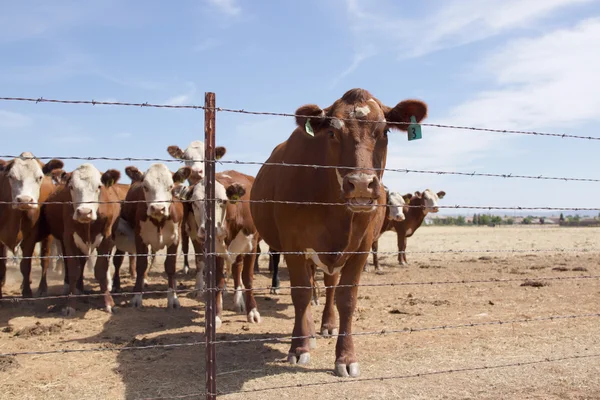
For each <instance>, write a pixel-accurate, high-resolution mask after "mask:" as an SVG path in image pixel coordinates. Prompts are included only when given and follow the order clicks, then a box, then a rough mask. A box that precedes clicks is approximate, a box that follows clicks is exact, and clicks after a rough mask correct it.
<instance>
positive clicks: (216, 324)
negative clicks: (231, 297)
mask: <svg viewBox="0 0 600 400" xmlns="http://www.w3.org/2000/svg"><path fill="white" fill-rule="evenodd" d="M221 325H223V322H222V321H221V317H219V316H218V315H217V316H216V317H215V329H219V328H220V327H221Z"/></svg>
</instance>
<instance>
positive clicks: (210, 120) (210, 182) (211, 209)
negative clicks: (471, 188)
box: [0, 92, 600, 399]
mask: <svg viewBox="0 0 600 400" xmlns="http://www.w3.org/2000/svg"><path fill="white" fill-rule="evenodd" d="M0 101H17V102H30V103H36V104H37V103H58V104H79V105H92V106H100V105H102V106H125V107H148V108H166V109H192V110H203V111H204V112H205V156H204V158H203V159H199V160H189V161H200V162H204V163H205V171H206V177H205V179H204V184H205V190H206V197H205V198H204V199H203V200H201V201H204V202H205V203H206V204H205V205H206V240H205V251H204V252H202V253H195V252H192V253H188V254H191V255H193V256H202V257H204V259H205V262H206V282H205V283H206V288H199V287H196V288H194V289H176V290H144V291H141V292H135V291H132V292H127V293H112V294H111V295H112V296H113V297H129V296H134V295H138V294H140V295H141V294H169V293H178V294H196V295H201V294H202V295H204V297H205V330H204V340H203V341H201V340H198V341H192V342H185V343H172V344H152V345H142V346H128V345H127V344H123V345H120V346H115V347H98V348H80V349H65V348H63V349H53V350H38V351H19V352H14V351H13V352H4V353H0V357H8V356H13V357H16V356H21V357H23V356H34V355H36V356H39V355H59V354H70V353H95V352H120V351H138V350H148V349H168V348H181V347H204V349H205V371H206V390H205V392H197V393H192V394H186V395H179V396H170V397H169V396H167V397H159V398H161V399H166V398H172V399H175V398H192V397H200V396H202V397H204V396H205V397H206V398H207V399H215V398H216V397H217V395H227V394H234V393H251V392H263V391H273V390H282V389H286V388H298V387H311V386H320V385H331V384H341V383H360V382H368V381H386V380H401V379H407V378H416V377H425V376H432V375H443V374H453V373H462V372H473V371H483V370H488V369H499V368H511V367H521V366H527V365H535V364H542V363H555V362H560V361H565V360H582V359H588V358H597V357H600V354H587V355H573V356H565V357H554V358H545V359H538V360H530V361H522V362H515V363H505V364H498V365H484V366H473V367H467V368H458V369H447V370H439V371H433V372H432V371H430V372H425V373H418V374H410V375H406V374H405V375H389V376H379V377H374V378H359V379H353V380H346V381H344V380H339V381H335V382H309V383H303V384H296V385H282V386H277V387H269V388H261V389H249V390H238V391H220V390H218V387H217V367H216V366H217V358H216V347H217V345H228V344H235V343H252V342H258V343H260V342H286V343H287V342H290V341H291V340H294V339H322V338H324V337H326V336H322V335H310V336H285V337H274V336H264V337H258V338H249V339H229V340H222V339H221V340H218V339H217V337H216V294H217V292H219V291H223V288H219V287H217V282H216V278H215V277H216V272H217V264H216V259H217V257H231V256H236V257H237V256H240V255H242V256H243V255H256V256H260V255H267V256H271V255H273V254H281V255H303V256H309V255H338V256H341V255H348V254H375V253H377V254H389V255H400V254H403V253H407V254H469V253H483V254H488V253H495V254H518V253H570V252H572V253H600V248H548V249H539V248H535V249H509V250H501V249H482V250H472V249H453V250H431V251H388V252H379V251H378V252H373V251H368V252H342V251H338V252H318V251H295V252H294V251H282V252H271V251H269V252H217V251H216V239H215V203H216V202H217V201H219V199H217V198H216V196H215V182H216V176H215V174H216V172H215V166H216V164H233V165H256V166H264V165H268V166H278V167H292V168H313V169H317V168H323V169H327V168H329V169H331V168H344V169H348V170H351V169H353V168H354V167H349V166H331V165H309V164H294V163H267V162H258V161H241V160H231V161H228V160H216V159H215V147H216V146H215V138H216V114H217V113H219V112H227V113H238V114H249V115H263V116H282V117H298V115H296V114H290V113H276V112H258V111H247V110H243V109H229V108H222V107H216V105H215V95H214V93H210V92H208V93H206V94H205V104H204V105H203V106H200V105H167V104H152V103H147V102H146V103H133V102H103V101H95V100H59V99H45V98H42V97H40V98H24V97H0ZM324 118H331V117H324ZM337 119H340V120H342V121H343V120H346V119H344V118H337ZM365 122H367V123H368V121H365ZM390 124H399V125H402V124H404V125H408V124H409V123H390ZM420 125H423V126H431V127H437V128H446V129H461V130H472V131H484V132H491V133H501V134H520V135H531V136H546V137H553V138H559V139H576V140H591V141H596V140H600V137H593V136H580V135H572V134H567V133H548V132H536V131H520V130H507V129H490V128H479V127H469V126H457V125H448V124H429V123H420ZM19 157H20V158H23V156H20V155H14V154H12V155H11V154H6V155H0V159H3V158H8V159H12V158H19ZM33 158H35V159H39V160H42V159H53V158H58V159H61V160H80V161H93V160H102V161H132V162H133V161H151V162H163V163H171V162H178V163H181V162H182V160H176V159H172V158H171V159H165V158H135V157H91V156H90V157H85V156H55V157H49V156H35V157H33ZM375 170H383V171H391V172H396V173H416V174H434V175H448V176H468V177H485V178H504V179H531V180H550V181H565V182H568V181H573V182H592V183H597V182H600V179H596V178H588V177H585V178H584V177H557V176H543V175H538V176H534V175H523V174H513V173H503V174H499V173H483V172H476V171H473V172H461V171H435V170H420V169H394V168H381V169H377V168H375ZM174 201H177V202H182V203H185V202H191V201H198V200H186V199H182V198H179V199H175V200H174ZM236 201H238V202H241V203H243V202H247V203H252V202H258V203H276V204H291V205H304V206H332V207H335V206H346V205H345V204H344V203H341V202H340V203H336V202H329V203H328V202H302V201H282V200H274V199H263V200H242V199H238V200H236ZM143 202H145V200H138V201H135V200H126V201H124V200H119V201H89V202H78V203H77V204H83V203H97V204H109V203H119V204H124V203H143ZM14 203H15V202H12V201H0V204H4V205H9V204H14ZM45 204H70V205H72V204H76V203H75V202H72V201H68V202H45ZM374 206H377V207H386V206H387V205H386V204H384V205H379V204H375V205H374ZM405 207H407V208H412V207H415V208H420V207H421V206H415V205H410V204H407V205H405ZM438 208H440V209H474V210H490V211H491V210H514V211H522V210H545V211H600V207H598V208H595V207H546V206H538V207H525V206H518V205H517V206H496V205H486V206H481V205H479V206H478V205H460V204H457V205H440V206H438ZM146 255H148V254H141V255H140V254H130V256H146ZM167 255H175V256H180V255H183V253H175V254H173V253H167V254H165V256H167ZM15 257H16V258H18V259H21V260H34V259H39V260H43V259H59V258H62V259H72V258H82V257H88V256H87V255H83V256H82V255H70V254H63V255H57V256H43V255H40V256H26V255H23V256H13V257H0V260H3V261H5V262H6V261H7V260H12V259H14V258H15ZM96 257H98V258H102V257H108V258H110V257H113V255H112V254H98V255H97V256H96ZM599 278H600V275H592V274H590V275H578V276H565V277H555V276H537V277H527V278H491V279H471V280H468V279H460V280H446V281H441V280H440V281H398V282H385V283H360V284H355V285H339V284H338V285H335V286H326V285H325V286H323V287H322V288H324V289H327V288H341V287H395V286H434V285H467V284H499V283H517V282H526V281H539V282H543V281H557V282H561V281H594V280H598V279H599ZM270 289H271V287H252V288H241V289H238V290H240V291H256V292H260V291H267V290H270ZM292 289H307V290H308V289H314V287H313V286H291V285H290V286H284V287H280V290H288V291H291V290H292ZM104 296H105V294H104V293H88V294H67V295H52V296H39V297H31V298H23V297H17V296H15V297H3V298H0V306H1V305H2V304H3V303H13V304H17V303H22V302H35V301H51V300H64V299H66V300H69V299H80V298H100V297H104ZM598 317H600V313H581V314H569V315H551V316H544V317H537V318H521V319H514V320H496V321H486V322H476V323H463V324H448V325H437V326H430V327H407V328H403V329H401V330H385V329H384V330H378V331H364V332H353V333H341V334H340V333H334V334H331V335H329V336H327V337H343V336H369V337H371V336H382V335H397V334H405V333H414V332H424V331H443V330H451V329H468V328H474V327H483V326H493V325H510V324H527V323H536V322H543V321H560V320H580V319H585V318H598ZM157 399H158V398H157Z"/></svg>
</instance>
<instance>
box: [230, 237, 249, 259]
mask: <svg viewBox="0 0 600 400" xmlns="http://www.w3.org/2000/svg"><path fill="white" fill-rule="evenodd" d="M253 240H254V235H253V234H250V235H244V232H242V231H239V232H238V234H237V235H235V238H234V239H233V240H232V241H231V243H230V244H229V248H228V249H227V250H228V251H229V253H233V254H232V255H233V256H234V257H237V255H238V254H236V253H248V252H250V251H251V250H252V244H253V243H252V241H253Z"/></svg>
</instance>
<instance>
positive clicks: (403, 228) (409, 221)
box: [373, 189, 446, 265]
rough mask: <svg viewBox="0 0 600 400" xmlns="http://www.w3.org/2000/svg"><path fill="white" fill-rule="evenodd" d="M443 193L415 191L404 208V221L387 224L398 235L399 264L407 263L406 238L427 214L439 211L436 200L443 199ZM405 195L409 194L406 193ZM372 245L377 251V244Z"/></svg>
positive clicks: (414, 230)
mask: <svg viewBox="0 0 600 400" xmlns="http://www.w3.org/2000/svg"><path fill="white" fill-rule="evenodd" d="M445 195H446V192H444V191H439V192H437V193H435V192H433V191H432V190H430V189H426V190H425V191H423V192H422V193H421V192H415V193H414V195H412V196H411V198H410V202H409V203H408V207H405V208H404V215H405V219H404V221H392V222H390V223H389V224H388V228H387V230H395V231H396V234H397V235H398V252H399V253H398V262H399V263H400V265H407V264H408V262H407V261H406V253H405V251H406V239H407V238H409V237H411V236H412V235H414V234H415V232H416V231H417V229H419V227H420V226H421V224H422V223H423V221H424V220H425V217H426V216H427V214H429V213H437V212H438V211H439V204H438V201H439V200H441V199H443V198H444V196H445ZM406 196H409V195H408V194H407V195H405V197H406ZM383 232H384V231H382V233H383ZM374 245H375V248H374V249H373V251H377V244H375V243H374ZM374 262H375V261H374Z"/></svg>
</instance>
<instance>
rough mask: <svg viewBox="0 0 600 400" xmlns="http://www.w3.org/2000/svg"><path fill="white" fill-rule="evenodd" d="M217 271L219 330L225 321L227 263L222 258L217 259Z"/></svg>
mask: <svg viewBox="0 0 600 400" xmlns="http://www.w3.org/2000/svg"><path fill="white" fill-rule="evenodd" d="M216 264H217V271H216V274H215V278H216V281H217V289H218V290H217V299H216V304H217V311H216V313H217V317H216V320H215V327H216V328H217V329H218V328H220V327H221V324H222V321H223V292H224V291H225V261H224V260H223V258H221V257H217V259H216Z"/></svg>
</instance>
